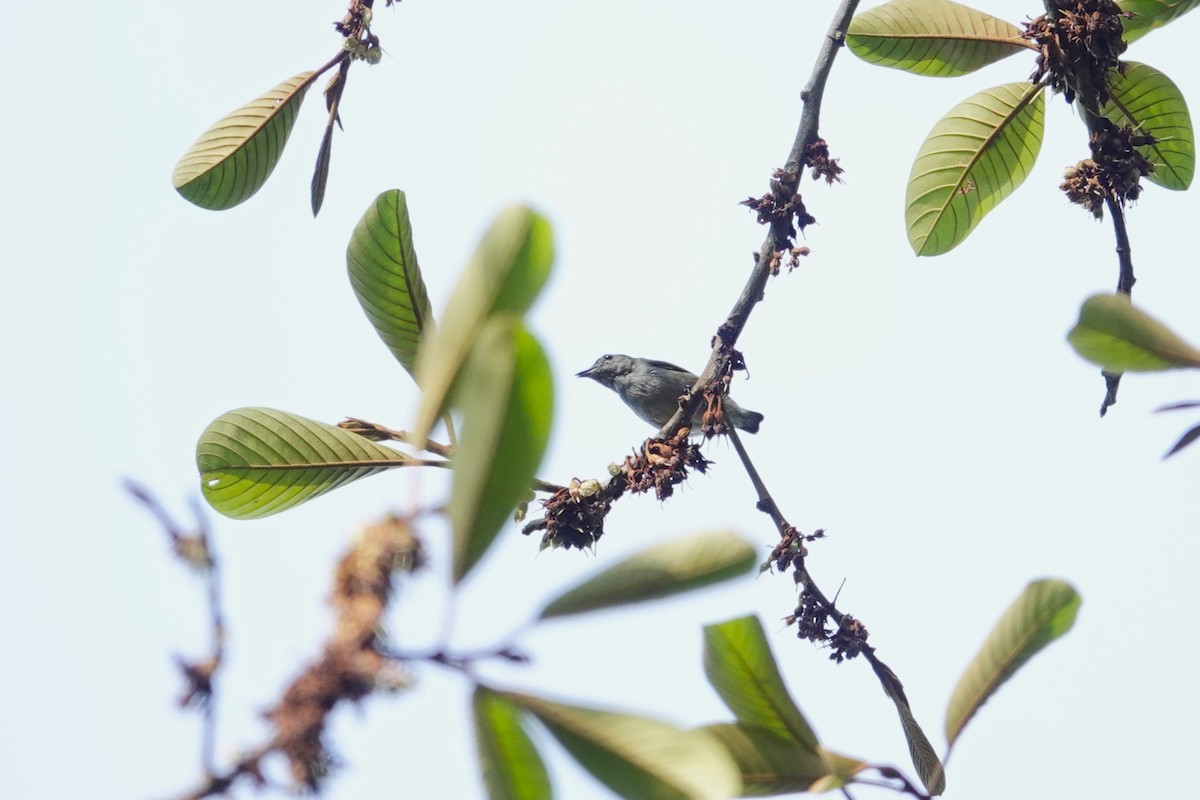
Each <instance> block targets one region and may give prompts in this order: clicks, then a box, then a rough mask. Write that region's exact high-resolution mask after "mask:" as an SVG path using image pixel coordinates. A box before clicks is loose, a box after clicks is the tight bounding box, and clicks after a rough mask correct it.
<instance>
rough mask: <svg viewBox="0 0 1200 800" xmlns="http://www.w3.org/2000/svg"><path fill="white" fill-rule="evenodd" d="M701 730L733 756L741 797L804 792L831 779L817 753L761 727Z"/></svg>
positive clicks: (727, 724)
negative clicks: (738, 775)
mask: <svg viewBox="0 0 1200 800" xmlns="http://www.w3.org/2000/svg"><path fill="white" fill-rule="evenodd" d="M700 730H703V731H706V732H708V733H709V734H711V735H712V736H714V737H715V738H716V739H717V740H718V741H719V742H720V743H721V744H722V745H723V746H724V747H725V749H726V750H727V751H728V752H729V755H731V756H732V757H733V760H734V762H735V763H736V764H737V765H738V770H739V771H740V772H741V774H742V796H743V797H767V796H770V795H775V794H792V793H796V792H807V791H809V790H810V789H811V788H812V787H813V786H814V784H816V783H817V782H818V781H821V780H822V779H828V778H830V777H831V773H830V769H829V766H828V765H827V764H826V763H825V759H824V757H823V756H822V753H821V752H820V751H819V750H812V749H810V748H808V747H804V746H801V745H799V744H797V743H796V742H795V740H793V739H791V738H783V737H780V736H777V735H776V734H774V733H772V732H771V731H769V730H766V729H764V728H756V727H754V726H753V725H747V724H745V723H732V722H723V723H718V724H716V725H705V726H703V727H702V728H700ZM864 766H865V765H864ZM839 785H841V784H839ZM828 788H830V789H832V788H836V787H834V786H832V785H830V786H829V787H828Z"/></svg>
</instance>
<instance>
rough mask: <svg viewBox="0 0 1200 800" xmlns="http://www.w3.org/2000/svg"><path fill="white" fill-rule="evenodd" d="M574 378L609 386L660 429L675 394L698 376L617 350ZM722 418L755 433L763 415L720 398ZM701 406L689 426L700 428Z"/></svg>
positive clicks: (674, 406)
mask: <svg viewBox="0 0 1200 800" xmlns="http://www.w3.org/2000/svg"><path fill="white" fill-rule="evenodd" d="M576 377H578V378H591V379H592V380H594V381H596V383H599V384H600V385H602V386H607V387H608V388H609V389H612V390H613V391H614V392H616V393H617V395H618V396H619V397H620V398H621V399H622V400H624V401H625V405H627V406H629V407H630V408H631V409H632V410H633V413H635V414H637V415H638V416H639V417H641V418H642V419H644V420H645V421H646V422H649V423H650V424H651V425H653V426H654V427H656V428H661V427H662V426H663V425H666V424H667V421H668V420H670V419H671V417H672V416H674V414H675V412H676V411H678V410H679V397H680V395H683V394H685V393H687V392H688V391H689V390H690V389H691V388H692V387H693V386H695V385H696V381H697V380H699V378H698V377H697V376H696V375H695V374H693V373H691V372H688V371H687V370H686V369H684V368H683V367H678V366H676V365H674V364H671V363H669V362H667V361H654V360H651V359H647V358H634V357H633V356H627V355H622V354H620V353H608V354H606V355H602V356H600V357H599V358H597V359H596V363H594V364H592V365H591V366H590V367H588V368H587V369H585V370H583V371H582V372H578V373H576ZM724 408H725V418H726V419H727V420H728V421H729V422H730V423H731V424H732V425H733V426H734V427H736V428H738V429H740V430H743V431H746V432H747V433H758V426H759V423H761V422H762V420H763V415H762V414H759V413H758V412H757V411H747V410H746V409H744V408H742V407H741V406H739V405H738V404H737V403H735V402H733V400H731V399H730V398H728V397H726V398H724ZM702 413H703V409H700V410H698V411H697V412H696V415H695V416H694V417H693V418H692V428H693V429H694V430H699V429H700V416H701V414H702Z"/></svg>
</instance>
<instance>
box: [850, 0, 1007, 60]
mask: <svg viewBox="0 0 1200 800" xmlns="http://www.w3.org/2000/svg"><path fill="white" fill-rule="evenodd" d="M846 46H847V47H849V48H850V52H852V53H854V54H855V55H856V56H858V57H859V58H861V59H863V60H864V61H869V62H870V63H872V64H878V65H880V66H883V67H895V68H896V69H902V70H905V71H906V72H915V73H916V74H918V75H930V76H934V77H939V78H941V77H951V76H955V75H965V74H967V73H968V72H974V71H975V70H977V69H979V68H980V67H983V66H987V65H988V64H991V63H994V62H996V61H999V60H1000V59H1002V58H1006V57H1007V56H1011V55H1012V54H1014V53H1018V52H1021V51H1022V50H1027V49H1028V48H1029V43H1028V42H1027V41H1025V40H1024V39H1022V38H1021V30H1020V28H1018V27H1017V26H1016V25H1013V24H1012V23H1011V22H1005V21H1004V20H1002V19H996V18H995V17H993V16H991V15H990V14H985V13H983V12H982V11H976V10H975V9H973V8H970V7H968V6H964V5H961V4H959V3H954V2H951V0H892V2H890V3H885V4H884V5H881V6H876V7H875V8H872V9H870V10H869V11H864V12H863V13H862V14H859V15H858V16H856V17H855V18H854V19H853V20H852V21H851V22H850V29H849V30H848V31H847V33H846Z"/></svg>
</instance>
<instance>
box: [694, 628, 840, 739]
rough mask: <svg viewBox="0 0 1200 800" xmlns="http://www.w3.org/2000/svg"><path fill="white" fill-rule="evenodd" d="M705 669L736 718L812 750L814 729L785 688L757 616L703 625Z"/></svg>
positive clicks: (710, 680) (710, 681)
mask: <svg viewBox="0 0 1200 800" xmlns="http://www.w3.org/2000/svg"><path fill="white" fill-rule="evenodd" d="M704 673H705V674H706V675H707V676H708V682H709V683H710V684H712V687H713V688H714V689H716V690H717V694H719V695H720V696H721V699H722V700H723V701H725V705H727V706H729V710H730V711H732V712H733V715H734V717H735V718H737V721H738V722H740V723H742V724H744V725H749V726H751V727H754V728H761V729H763V730H765V731H768V732H770V733H771V734H773V735H775V736H778V737H780V738H781V739H783V740H785V741H789V742H793V743H795V745H796V746H797V747H800V748H802V749H806V750H808V751H809V752H810V753H815V752H816V750H817V746H818V743H817V735H816V734H815V733H813V730H812V728H811V727H809V725H808V721H807V720H806V719H804V715H803V714H802V713H801V712H800V708H799V707H798V706H797V705H796V702H795V701H794V700H792V696H791V695H790V694H789V693H788V690H787V686H785V685H784V683H783V678H782V677H781V676H780V674H779V666H778V665H777V664H776V663H775V657H774V656H773V655H772V654H771V645H770V644H769V643H768V642H767V635H766V633H764V632H763V627H762V623H761V622H759V620H758V617H755V616H746V617H739V618H737V619H731V620H729V621H728V622H722V623H720V624H717V625H706V626H704Z"/></svg>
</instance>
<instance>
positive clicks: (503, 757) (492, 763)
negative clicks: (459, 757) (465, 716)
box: [471, 686, 554, 800]
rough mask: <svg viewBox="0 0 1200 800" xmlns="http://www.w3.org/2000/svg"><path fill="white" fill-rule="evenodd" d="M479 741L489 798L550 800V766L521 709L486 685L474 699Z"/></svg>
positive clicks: (473, 705) (478, 746)
mask: <svg viewBox="0 0 1200 800" xmlns="http://www.w3.org/2000/svg"><path fill="white" fill-rule="evenodd" d="M471 707H472V711H473V712H474V716H475V744H476V747H477V748H478V750H479V765H480V767H481V768H482V770H483V784H484V786H486V787H487V792H488V800H548V798H551V797H553V796H554V793H553V791H552V790H551V787H550V776H549V775H547V774H546V765H545V764H543V763H542V757H541V755H539V754H538V751H537V748H536V747H535V746H534V744H533V740H532V739H530V738H529V734H528V733H526V732H525V728H524V726H523V725H522V724H521V722H522V720H521V717H522V714H521V711H520V709H518V708H517V707H516V706H515V705H513V704H512V702H511V701H510V700H508V698H506V697H504V695H501V694H498V693H496V692H493V691H491V690H490V689H487V688H485V687H483V686H476V687H475V694H474V695H473V696H472V699H471Z"/></svg>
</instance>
